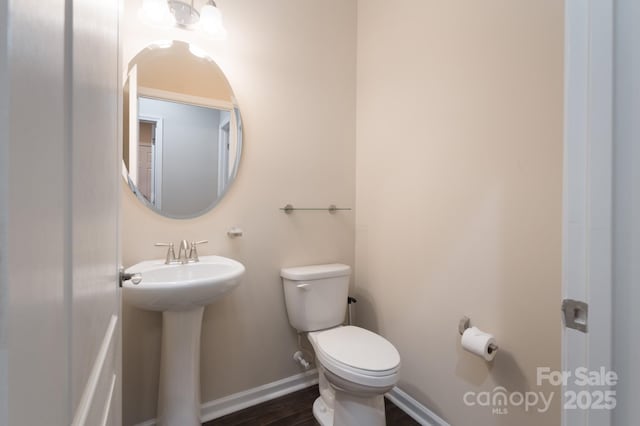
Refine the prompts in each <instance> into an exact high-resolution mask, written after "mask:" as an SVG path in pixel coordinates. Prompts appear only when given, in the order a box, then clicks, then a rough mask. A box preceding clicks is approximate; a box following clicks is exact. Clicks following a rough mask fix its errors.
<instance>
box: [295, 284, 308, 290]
mask: <svg viewBox="0 0 640 426" xmlns="http://www.w3.org/2000/svg"><path fill="white" fill-rule="evenodd" d="M296 287H297V288H299V289H300V290H304V291H309V290H311V289H310V288H309V283H302V284H298V285H296Z"/></svg>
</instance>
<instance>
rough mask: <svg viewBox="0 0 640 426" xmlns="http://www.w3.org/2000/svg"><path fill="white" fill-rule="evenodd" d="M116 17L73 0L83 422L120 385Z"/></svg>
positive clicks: (76, 391)
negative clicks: (118, 353)
mask: <svg viewBox="0 0 640 426" xmlns="http://www.w3.org/2000/svg"><path fill="white" fill-rule="evenodd" d="M117 18H118V15H117V1H114V0H108V1H104V0H74V2H73V79H72V85H71V91H72V158H71V161H72V180H71V193H72V203H71V234H72V256H71V260H72V268H73V281H72V290H71V292H72V294H73V298H72V307H71V309H72V327H71V329H72V336H71V338H72V340H71V359H72V363H71V378H72V388H71V390H72V394H71V401H72V407H79V408H80V409H82V410H86V412H87V414H86V415H87V421H86V423H79V424H87V425H98V424H100V421H101V420H100V419H101V418H102V416H103V411H104V407H105V404H106V402H107V401H108V400H109V389H110V388H111V382H112V378H113V376H114V374H116V385H115V386H116V388H119V383H118V378H117V373H116V358H115V354H116V351H117V350H119V339H120V337H119V336H120V332H119V330H120V321H119V291H118V289H117V285H116V282H117V270H118V265H117V256H118V253H117V234H118V232H117V218H118V190H119V186H118V165H119V162H118V148H117V147H118V145H117V137H118V134H117V129H118V126H117V123H118V80H117V79H118V69H117V67H118V44H117ZM88 23H90V25H88ZM88 395H92V398H89V399H87V398H88ZM83 398H84V401H83V402H85V403H87V404H88V406H85V405H83V404H80V401H82V400H83ZM117 417H118V416H111V418H110V421H111V422H112V424H118V423H119V419H118V418H117Z"/></svg>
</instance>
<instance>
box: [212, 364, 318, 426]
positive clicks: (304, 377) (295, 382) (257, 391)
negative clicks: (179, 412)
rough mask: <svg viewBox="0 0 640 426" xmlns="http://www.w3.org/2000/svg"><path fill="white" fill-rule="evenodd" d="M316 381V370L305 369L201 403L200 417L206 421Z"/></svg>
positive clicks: (307, 385)
mask: <svg viewBox="0 0 640 426" xmlns="http://www.w3.org/2000/svg"><path fill="white" fill-rule="evenodd" d="M316 383H318V371H317V370H316V369H315V368H314V369H313V370H309V371H305V372H304V373H301V374H296V375H295V376H291V377H287V378H285V379H282V380H278V381H277V382H272V383H267V384H266V385H262V386H258V387H257V388H253V389H249V390H246V391H243V392H238V393H234V394H232V395H229V396H225V397H224V398H220V399H216V400H214V401H210V402H207V403H204V404H202V411H201V413H202V414H201V416H200V417H201V419H202V421H203V422H208V421H210V420H213V419H217V418H219V417H222V416H226V415H227V414H231V413H235V412H236V411H240V410H242V409H245V408H247V407H251V406H254V405H258V404H260V403H262V402H265V401H270V400H272V399H275V398H279V397H281V396H283V395H287V394H290V393H292V392H295V391H298V390H300V389H305V388H308V387H309V386H313V385H315V384H316Z"/></svg>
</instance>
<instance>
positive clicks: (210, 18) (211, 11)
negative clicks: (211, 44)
mask: <svg viewBox="0 0 640 426" xmlns="http://www.w3.org/2000/svg"><path fill="white" fill-rule="evenodd" d="M198 28H199V29H200V30H201V31H203V32H204V33H206V34H207V35H208V36H209V37H210V38H213V39H215V40H224V39H226V38H227V30H225V29H224V26H223V25H222V14H221V13H220V11H219V10H218V8H217V7H215V6H214V5H212V4H206V5H204V6H203V7H202V10H201V11H200V22H198Z"/></svg>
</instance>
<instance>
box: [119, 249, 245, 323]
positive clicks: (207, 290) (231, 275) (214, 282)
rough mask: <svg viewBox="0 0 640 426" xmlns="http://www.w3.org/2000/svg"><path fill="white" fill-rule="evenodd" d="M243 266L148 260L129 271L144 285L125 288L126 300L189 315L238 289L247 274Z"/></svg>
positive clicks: (211, 259)
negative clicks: (242, 278) (166, 263)
mask: <svg viewBox="0 0 640 426" xmlns="http://www.w3.org/2000/svg"><path fill="white" fill-rule="evenodd" d="M244 271H245V269H244V266H243V265H242V263H240V262H237V261H235V260H233V259H228V258H226V257H222V256H202V257H200V262H197V263H187V264H185V265H181V264H171V265H165V264H164V260H148V261H145V262H140V263H138V264H136V265H134V266H132V267H130V268H128V269H127V271H126V272H129V273H136V272H139V273H141V274H142V282H140V284H138V285H134V284H133V283H132V282H131V281H125V282H124V284H123V297H124V299H125V300H126V301H127V302H128V303H130V304H132V305H134V306H136V307H138V308H141V309H146V310H150V311H186V310H191V309H194V308H197V307H199V306H206V305H208V304H210V303H212V302H214V301H215V300H216V299H218V298H220V297H221V296H222V295H223V294H225V293H226V292H228V291H229V290H231V289H233V288H235V287H236V286H237V285H238V283H239V282H240V278H241V277H242V275H243V274H244Z"/></svg>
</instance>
